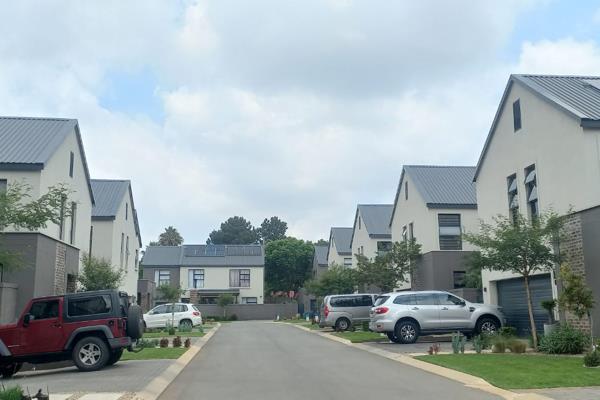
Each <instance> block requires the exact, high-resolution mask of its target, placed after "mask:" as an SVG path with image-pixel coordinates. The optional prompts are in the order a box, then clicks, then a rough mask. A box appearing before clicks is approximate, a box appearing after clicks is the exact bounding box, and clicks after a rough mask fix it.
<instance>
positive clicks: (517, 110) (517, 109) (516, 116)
mask: <svg viewBox="0 0 600 400" xmlns="http://www.w3.org/2000/svg"><path fill="white" fill-rule="evenodd" d="M513 125H514V128H515V132H516V131H518V130H519V129H521V100H519V99H517V100H516V101H515V102H514V103H513Z"/></svg>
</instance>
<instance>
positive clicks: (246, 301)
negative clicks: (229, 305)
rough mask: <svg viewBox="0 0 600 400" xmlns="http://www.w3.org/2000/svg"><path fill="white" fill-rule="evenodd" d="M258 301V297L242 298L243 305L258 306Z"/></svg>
mask: <svg viewBox="0 0 600 400" xmlns="http://www.w3.org/2000/svg"><path fill="white" fill-rule="evenodd" d="M256 303H258V299H257V298H256V297H242V304H256Z"/></svg>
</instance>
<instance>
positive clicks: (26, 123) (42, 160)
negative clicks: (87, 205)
mask: <svg viewBox="0 0 600 400" xmlns="http://www.w3.org/2000/svg"><path fill="white" fill-rule="evenodd" d="M73 132H75V135H76V137H77V143H78V145H79V150H80V152H81V159H82V162H83V168H84V171H85V176H86V179H87V183H88V189H89V194H90V197H91V200H92V204H93V203H94V196H93V192H92V187H91V183H90V173H89V170H88V166H87V161H86V158H85V151H84V150H83V142H82V140H81V133H80V132H79V123H78V122H77V120H76V119H66V118H31V117H0V143H2V146H0V170H14V171H36V170H41V169H43V168H44V166H45V165H46V163H47V162H48V161H49V160H50V158H51V157H52V155H54V153H55V152H56V150H58V148H59V147H60V146H61V144H62V143H63V142H64V141H65V139H66V138H67V137H68V136H69V135H70V134H72V133H73Z"/></svg>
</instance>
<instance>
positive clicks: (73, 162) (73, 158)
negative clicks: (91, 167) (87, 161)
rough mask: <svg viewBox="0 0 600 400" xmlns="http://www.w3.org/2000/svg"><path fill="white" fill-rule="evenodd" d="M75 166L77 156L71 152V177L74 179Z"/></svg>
mask: <svg viewBox="0 0 600 400" xmlns="http://www.w3.org/2000/svg"><path fill="white" fill-rule="evenodd" d="M74 166H75V154H73V152H71V155H70V157H69V176H70V177H71V178H72V177H73V167H74Z"/></svg>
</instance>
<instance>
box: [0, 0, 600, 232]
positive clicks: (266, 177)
mask: <svg viewBox="0 0 600 400" xmlns="http://www.w3.org/2000/svg"><path fill="white" fill-rule="evenodd" d="M2 3H4V4H2V7H0V10H1V11H0V13H1V14H3V15H2V24H0V105H1V108H0V109H1V110H2V111H1V113H3V114H4V115H11V116H34V117H41V116H46V117H65V118H76V119H78V120H79V124H80V129H81V133H82V136H83V141H84V146H85V151H86V156H87V159H88V163H89V167H90V171H91V174H92V177H93V178H114V179H130V180H131V181H132V185H133V193H134V200H135V205H136V208H137V210H138V214H139V219H140V226H141V232H142V240H143V242H144V244H147V243H148V242H149V241H151V240H155V239H156V237H157V236H158V235H159V234H160V232H162V231H163V229H164V228H165V227H166V226H169V225H172V226H175V227H176V228H177V229H178V230H179V231H180V232H181V234H182V235H183V237H184V238H185V242H186V243H204V242H205V241H206V238H207V237H208V234H209V233H210V232H211V231H212V230H213V229H215V228H218V226H219V225H220V223H221V222H222V221H224V220H225V219H227V218H228V217H230V216H234V215H239V216H243V217H245V218H247V219H249V220H250V221H251V222H252V223H253V224H255V225H259V224H260V223H261V221H262V220H263V219H264V218H269V217H271V216H274V215H275V216H279V217H280V218H282V219H283V220H285V221H287V223H288V226H289V230H288V234H289V235H292V236H296V237H299V238H303V239H307V240H317V239H319V238H327V237H328V235H329V229H330V227H332V226H351V225H352V223H353V219H354V213H355V210H356V205H357V204H359V203H362V204H372V203H392V202H393V200H394V194H395V191H396V186H397V184H398V179H399V177H400V172H401V170H402V165H404V164H436V165H475V163H476V162H477V159H478V157H479V154H480V151H481V148H482V145H483V142H484V140H485V137H486V135H487V133H488V130H489V127H490V124H491V121H492V119H493V116H494V113H495V111H496V108H497V106H498V102H499V99H500V96H501V94H502V91H503V90H504V87H505V85H506V82H507V80H508V77H509V76H510V74H511V73H540V74H570V75H577V74H580V75H581V74H586V75H598V74H600V43H599V42H598V38H600V4H598V3H597V2H593V1H577V2H572V1H571V2H569V1H552V0H506V1H501V2H492V1H481V0H472V1H458V0H457V1H451V2H450V1H446V2H440V1H436V0H420V1H394V2H390V1H384V0H370V1H367V0H365V1H353V0H319V1H317V0H303V1H292V0H290V1H281V0H270V1H267V0H254V1H233V0H214V1H183V0H178V1H175V0H168V1H167V0H165V1H154V0H140V1H121V0H115V1H110V0H109V1H85V2H83V1H58V0H48V1H43V2H40V1H27V0H24V1H18V2H15V1H8V0H2Z"/></svg>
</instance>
